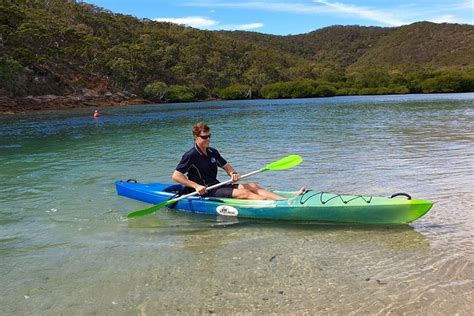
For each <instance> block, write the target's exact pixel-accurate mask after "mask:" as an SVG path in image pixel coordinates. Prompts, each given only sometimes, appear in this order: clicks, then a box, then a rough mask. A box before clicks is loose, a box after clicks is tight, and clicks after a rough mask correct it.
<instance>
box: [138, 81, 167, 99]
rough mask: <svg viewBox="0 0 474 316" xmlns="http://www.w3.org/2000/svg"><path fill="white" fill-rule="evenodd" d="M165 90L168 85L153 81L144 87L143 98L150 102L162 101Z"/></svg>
mask: <svg viewBox="0 0 474 316" xmlns="http://www.w3.org/2000/svg"><path fill="white" fill-rule="evenodd" d="M167 90H168V85H167V84H166V83H164V82H161V81H155V82H152V83H150V84H148V85H147V86H146V87H145V89H144V90H143V96H144V97H145V98H147V99H150V100H156V101H162V100H163V98H164V96H165V94H166V91H167Z"/></svg>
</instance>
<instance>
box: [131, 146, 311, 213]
mask: <svg viewBox="0 0 474 316" xmlns="http://www.w3.org/2000/svg"><path fill="white" fill-rule="evenodd" d="M302 161H303V159H302V158H301V157H300V156H298V155H289V156H286V157H285V158H282V159H280V160H277V161H274V162H272V163H271V164H268V165H266V166H265V167H263V168H261V169H258V170H255V171H253V172H250V173H247V174H245V175H243V176H241V177H240V179H244V178H247V177H250V176H252V175H254V174H257V173H259V172H263V171H268V170H274V171H276V170H285V169H290V168H293V167H295V166H297V165H299V164H300V163H301V162H302ZM231 182H232V180H227V181H224V182H221V183H218V184H215V185H212V186H210V187H208V188H207V190H208V191H209V190H212V189H215V188H218V187H221V186H223V185H226V184H228V183H231ZM196 194H198V193H197V192H193V193H189V194H186V195H182V196H180V197H178V198H176V199H170V200H168V201H165V202H162V203H160V204H157V205H154V206H152V207H149V208H146V209H144V210H139V211H135V212H132V213H130V214H128V215H127V217H128V218H130V217H137V216H144V215H147V214H151V213H154V212H156V211H158V210H159V209H160V208H162V207H163V206H166V205H169V204H173V203H176V202H178V201H179V200H182V199H185V198H187V197H190V196H193V195H196Z"/></svg>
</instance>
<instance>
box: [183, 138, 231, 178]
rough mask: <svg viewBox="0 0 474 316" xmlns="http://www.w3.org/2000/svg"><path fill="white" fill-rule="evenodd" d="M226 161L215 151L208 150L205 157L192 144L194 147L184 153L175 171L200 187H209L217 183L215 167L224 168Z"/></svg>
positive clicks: (212, 149)
mask: <svg viewBox="0 0 474 316" xmlns="http://www.w3.org/2000/svg"><path fill="white" fill-rule="evenodd" d="M226 164H227V161H226V160H225V159H224V158H222V156H221V155H220V154H219V152H218V151H217V149H214V148H210V147H209V148H208V149H207V156H206V155H204V154H203V153H202V152H201V150H200V149H199V148H198V147H197V145H196V144H194V147H193V148H191V149H190V150H188V151H187V152H186V153H184V155H183V157H182V158H181V161H180V162H179V164H178V165H177V166H176V170H177V171H179V172H181V173H182V174H185V175H186V176H187V177H188V179H189V180H191V181H194V182H196V183H198V184H200V185H204V186H211V185H214V184H217V183H219V181H218V180H217V167H220V168H222V167H224V166H225V165H226Z"/></svg>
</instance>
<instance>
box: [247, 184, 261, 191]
mask: <svg viewBox="0 0 474 316" xmlns="http://www.w3.org/2000/svg"><path fill="white" fill-rule="evenodd" d="M244 188H245V189H247V190H250V191H252V192H255V191H256V190H258V189H259V188H260V187H259V186H258V185H257V184H256V183H253V182H251V183H246V184H245V185H244Z"/></svg>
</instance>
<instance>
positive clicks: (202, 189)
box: [195, 184, 206, 195]
mask: <svg viewBox="0 0 474 316" xmlns="http://www.w3.org/2000/svg"><path fill="white" fill-rule="evenodd" d="M195 189H196V192H197V193H198V194H199V195H204V194H206V187H205V186H203V185H199V184H198V185H196V188H195Z"/></svg>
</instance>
